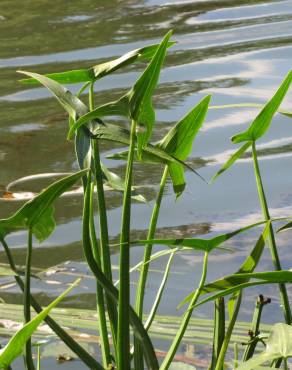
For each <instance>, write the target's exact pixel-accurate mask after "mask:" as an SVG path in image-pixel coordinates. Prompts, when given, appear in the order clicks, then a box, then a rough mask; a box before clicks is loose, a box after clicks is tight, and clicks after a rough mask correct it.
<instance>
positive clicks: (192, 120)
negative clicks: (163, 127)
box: [158, 95, 211, 160]
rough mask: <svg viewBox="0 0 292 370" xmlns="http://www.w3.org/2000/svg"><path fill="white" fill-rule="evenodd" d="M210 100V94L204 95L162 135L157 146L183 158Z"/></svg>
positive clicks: (202, 120) (186, 155)
mask: <svg viewBox="0 0 292 370" xmlns="http://www.w3.org/2000/svg"><path fill="white" fill-rule="evenodd" d="M210 100H211V95H208V96H205V97H204V98H203V99H202V100H201V101H200V102H199V103H198V104H197V105H196V106H195V107H194V108H193V109H192V110H191V111H190V112H188V113H187V114H186V115H185V116H184V117H183V118H182V119H181V120H180V121H178V122H177V123H176V125H175V126H174V127H173V128H172V129H171V130H170V131H169V132H168V133H167V134H166V135H165V136H164V138H163V139H162V140H161V141H160V142H159V143H158V147H160V148H162V149H164V150H165V151H166V152H167V153H169V154H172V155H173V156H175V157H176V158H178V159H181V160H185V159H186V158H187V157H188V156H189V154H190V153H191V151H192V146H193V141H194V138H195V137H196V135H197V133H198V131H199V129H200V128H201V126H202V124H203V122H204V120H205V117H206V114H207V111H208V106H209V103H210Z"/></svg>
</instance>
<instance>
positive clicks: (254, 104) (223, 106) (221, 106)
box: [209, 103, 292, 118]
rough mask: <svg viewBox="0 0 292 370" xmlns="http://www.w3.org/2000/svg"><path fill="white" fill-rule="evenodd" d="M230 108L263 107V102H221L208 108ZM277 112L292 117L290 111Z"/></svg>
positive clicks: (281, 110)
mask: <svg viewBox="0 0 292 370" xmlns="http://www.w3.org/2000/svg"><path fill="white" fill-rule="evenodd" d="M230 108H264V104H257V103H238V104H223V105H211V106H209V109H216V110H217V109H230ZM278 113H280V114H282V115H283V116H286V117H290V118H291V117H292V112H289V111H286V110H283V109H278Z"/></svg>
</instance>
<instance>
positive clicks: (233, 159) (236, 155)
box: [210, 142, 251, 183]
mask: <svg viewBox="0 0 292 370" xmlns="http://www.w3.org/2000/svg"><path fill="white" fill-rule="evenodd" d="M250 146H251V142H247V143H245V144H243V146H242V147H240V148H239V149H238V150H237V151H236V152H234V153H233V154H232V155H231V157H230V158H229V159H228V161H227V162H226V163H224V165H223V166H222V167H221V168H220V170H219V171H218V172H217V173H216V174H215V175H214V176H213V177H212V178H211V180H210V183H212V182H214V181H215V180H216V179H217V177H219V176H220V175H221V174H222V173H223V172H225V171H226V170H228V169H229V167H231V166H232V165H233V163H234V162H236V161H237V160H238V159H239V158H240V157H241V156H242V155H243V154H244V153H245V152H246V151H247V149H248V148H249V147H250Z"/></svg>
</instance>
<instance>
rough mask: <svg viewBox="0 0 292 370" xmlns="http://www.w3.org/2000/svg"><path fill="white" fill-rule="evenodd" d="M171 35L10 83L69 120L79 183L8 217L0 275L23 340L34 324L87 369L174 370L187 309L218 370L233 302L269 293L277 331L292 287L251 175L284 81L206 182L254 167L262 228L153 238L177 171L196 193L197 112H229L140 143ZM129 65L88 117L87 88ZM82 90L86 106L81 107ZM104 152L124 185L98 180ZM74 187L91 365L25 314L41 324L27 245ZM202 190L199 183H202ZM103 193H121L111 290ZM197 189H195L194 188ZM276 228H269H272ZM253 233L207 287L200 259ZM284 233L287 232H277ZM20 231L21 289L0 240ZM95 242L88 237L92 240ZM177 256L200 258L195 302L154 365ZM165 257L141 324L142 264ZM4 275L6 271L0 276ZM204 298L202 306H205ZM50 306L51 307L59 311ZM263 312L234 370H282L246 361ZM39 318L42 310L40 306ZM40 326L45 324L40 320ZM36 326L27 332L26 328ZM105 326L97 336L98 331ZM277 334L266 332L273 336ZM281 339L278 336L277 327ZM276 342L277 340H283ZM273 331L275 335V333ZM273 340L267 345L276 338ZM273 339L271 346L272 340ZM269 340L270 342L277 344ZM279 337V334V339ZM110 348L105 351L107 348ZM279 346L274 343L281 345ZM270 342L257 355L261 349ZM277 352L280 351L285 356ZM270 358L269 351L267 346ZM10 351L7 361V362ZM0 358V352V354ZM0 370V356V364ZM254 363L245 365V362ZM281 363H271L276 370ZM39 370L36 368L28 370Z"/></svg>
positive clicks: (189, 117)
mask: <svg viewBox="0 0 292 370" xmlns="http://www.w3.org/2000/svg"><path fill="white" fill-rule="evenodd" d="M171 36H172V33H171V32H169V33H168V34H167V35H166V36H165V37H164V38H163V40H162V41H161V43H160V44H159V45H151V46H148V47H145V48H141V49H137V50H134V51H131V52H129V53H127V54H125V55H123V56H121V57H120V58H117V59H115V60H112V61H109V62H105V63H103V64H101V65H97V66H93V67H92V68H89V69H83V70H82V69H80V70H73V71H65V72H60V73H51V74H48V75H40V74H38V73H34V72H27V71H19V72H20V73H22V74H24V75H26V77H28V78H26V79H24V80H22V83H25V84H41V85H43V86H45V87H46V88H47V89H48V90H49V91H50V92H51V93H52V94H53V95H54V96H55V98H56V99H57V100H58V102H59V103H60V104H61V106H62V107H63V108H64V109H65V111H66V112H67V113H68V115H69V128H68V134H67V138H68V139H69V140H71V139H74V146H75V153H76V160H77V163H78V165H79V167H80V171H79V172H77V173H75V174H72V175H70V176H68V177H65V178H63V179H61V180H59V181H57V182H55V183H53V184H52V185H50V186H49V187H48V188H47V189H45V190H44V191H43V192H41V193H40V194H39V195H38V196H36V197H35V198H33V199H32V200H31V201H29V202H28V203H26V204H25V205H24V206H23V207H22V208H21V209H20V210H19V211H18V212H16V213H15V214H14V215H13V216H11V217H9V218H7V219H3V220H0V240H1V242H2V245H3V247H4V249H5V252H6V255H7V260H8V263H9V267H10V269H8V272H9V273H10V274H12V275H14V277H15V280H16V283H17V284H18V286H19V287H20V288H21V290H23V292H24V293H23V295H24V304H23V309H24V317H25V319H24V322H25V326H24V328H27V327H31V328H33V329H35V328H36V325H35V324H34V325H35V326H33V324H31V323H33V322H36V321H34V320H36V318H41V319H40V320H42V319H44V320H45V321H46V322H47V323H48V324H49V325H50V327H51V328H52V330H53V331H54V332H55V333H56V334H57V335H58V336H59V337H60V339H61V340H62V341H64V343H65V344H66V345H67V346H68V347H69V348H70V349H71V350H72V351H73V352H75V354H76V355H77V356H78V357H79V359H80V360H81V361H82V362H83V363H84V365H85V366H87V367H88V368H90V369H112V368H117V369H119V370H129V369H135V370H143V369H145V366H147V368H148V369H151V370H158V369H161V370H167V369H171V368H173V366H176V365H174V364H173V361H174V358H175V354H176V352H177V350H178V348H179V346H180V344H181V341H182V338H183V336H184V335H185V333H186V330H187V328H188V326H189V324H190V322H191V320H192V319H191V316H192V314H193V311H194V310H195V309H196V307H198V306H201V305H203V304H205V303H207V302H214V303H215V315H214V325H213V326H214V332H213V354H212V362H211V364H210V369H215V370H222V369H223V368H224V366H225V361H226V353H227V350H228V348H229V346H230V343H231V341H232V334H233V333H234V331H235V328H236V325H237V321H238V320H237V319H238V313H239V311H240V307H241V302H242V296H243V293H244V290H245V289H246V288H248V287H252V286H260V285H264V284H279V289H280V294H281V297H282V302H283V311H284V315H285V320H286V323H287V324H291V312H290V305H289V300H288V295H287V290H286V284H287V283H290V282H292V272H291V271H284V270H282V269H281V263H280V259H279V256H278V252H277V245H276V241H275V235H274V231H273V226H272V223H273V222H274V221H275V220H272V219H271V217H270V214H269V209H268V205H267V200H266V197H265V193H264V188H263V184H262V179H261V175H260V169H259V164H258V159H257V151H256V141H257V140H258V139H259V138H260V137H262V136H263V135H264V134H265V133H266V132H267V130H268V128H269V126H270V124H271V122H272V119H273V116H274V114H275V113H276V112H277V111H279V112H280V113H281V114H285V115H290V113H289V112H284V111H280V110H279V109H280V104H281V102H282V100H283V99H284V97H285V95H286V93H287V91H288V89H289V87H290V83H291V79H292V72H290V73H289V74H288V76H287V77H286V79H285V80H284V81H283V83H282V84H281V86H280V88H279V90H278V91H277V92H276V94H275V95H274V96H273V98H272V99H271V100H270V101H269V102H268V103H267V104H266V105H265V106H263V107H261V108H262V110H261V111H260V113H259V114H258V116H257V117H256V118H255V120H254V121H253V122H252V124H251V126H250V127H249V128H248V130H246V131H245V132H243V133H241V134H238V135H236V136H234V137H233V138H232V141H233V142H234V143H239V142H245V144H243V146H242V147H241V148H240V149H239V150H237V151H236V152H235V153H234V154H233V155H232V156H231V158H230V159H229V160H228V162H227V163H226V164H225V165H224V166H223V167H222V168H221V169H220V170H219V172H218V173H217V174H216V175H215V176H214V177H213V179H212V181H214V180H215V179H216V178H217V177H218V176H219V175H221V174H222V173H223V172H224V171H226V170H227V169H228V168H229V167H230V166H231V165H232V164H234V163H235V162H236V160H237V159H238V158H240V157H241V156H242V155H243V154H244V153H245V152H246V151H247V150H248V149H249V148H250V147H251V148H252V155H253V161H254V169H255V177H256V183H257V190H258V194H259V199H260V203H261V207H262V213H263V220H262V221H260V222H257V223H254V224H251V225H247V226H245V227H243V228H240V229H237V230H234V231H233V232H229V233H225V234H221V235H217V236H215V237H212V238H209V239H208V238H205V239H202V238H181V239H177V238H167V239H157V238H155V234H156V228H157V222H158V218H159V212H160V208H161V204H162V201H163V194H164V189H165V185H166V182H167V180H168V179H170V180H171V182H172V185H173V190H174V193H175V195H176V198H178V200H179V197H180V195H181V194H182V193H183V191H184V190H185V187H186V181H185V175H184V172H185V170H186V169H187V170H190V171H192V172H193V173H194V175H196V177H197V179H198V181H205V180H204V179H203V178H202V176H201V175H200V174H199V173H198V172H197V171H195V170H194V169H193V168H192V167H191V166H190V165H189V164H188V163H187V162H186V161H187V158H188V156H189V154H190V152H191V149H192V145H193V142H194V140H195V138H196V135H197V133H198V131H199V129H200V128H201V126H202V125H203V124H204V121H205V119H206V116H207V112H208V110H209V109H223V108H225V109H226V108H228V107H230V106H221V107H220V106H213V107H212V106H210V100H211V97H210V96H206V97H204V98H203V99H202V100H201V101H200V102H199V103H198V104H196V105H195V106H194V107H193V108H192V109H191V110H190V111H189V112H188V113H186V115H185V116H184V117H183V118H182V119H180V120H179V121H178V122H177V123H176V124H175V125H174V126H173V127H172V128H171V130H170V131H169V132H168V133H167V134H166V135H165V136H164V137H163V138H162V139H161V140H160V141H159V142H157V143H151V137H152V132H153V130H154V129H155V110H154V108H153V94H154V91H155V88H156V86H157V84H158V81H159V75H160V71H161V68H162V66H163V62H164V59H165V57H166V54H167V50H168V48H169V47H171V46H172V45H173V44H174V42H173V41H171ZM141 60H144V61H145V60H146V61H149V62H148V65H147V67H146V69H145V70H144V72H143V73H142V74H141V75H140V77H139V78H138V79H137V81H136V82H135V83H134V85H133V86H132V88H131V89H130V90H129V91H128V92H127V93H126V94H124V95H122V96H121V97H120V98H119V99H117V100H115V101H112V102H108V103H106V104H104V105H101V106H96V102H95V96H94V88H95V84H97V83H98V80H99V79H101V78H103V77H105V76H107V75H108V74H111V73H114V72H115V71H117V70H119V69H120V68H123V67H125V66H127V65H129V64H131V63H135V62H139V61H141ZM76 83H82V87H81V89H80V90H79V92H78V94H77V95H73V94H72V93H71V92H70V91H69V90H68V89H67V88H66V87H65V86H64V84H76ZM87 90H88V94H87V98H88V104H87V105H86V104H85V103H84V102H83V101H82V100H81V96H82V95H84V94H85V93H86V92H87ZM112 116H120V117H123V118H124V119H126V120H127V121H128V127H129V128H125V127H124V126H121V125H119V124H113V123H107V122H106V118H107V117H112ZM102 140H106V141H110V142H112V143H118V144H122V146H123V147H126V149H124V150H123V151H121V152H119V153H115V154H114V155H112V158H113V159H119V160H126V170H125V174H124V179H121V178H119V177H118V176H117V175H116V174H114V173H112V172H111V171H109V170H108V169H107V168H106V166H105V165H104V163H103V162H102V161H101V156H100V149H99V144H100V141H102ZM135 162H137V163H150V164H152V165H153V166H155V165H160V166H161V165H163V167H164V168H163V170H162V174H161V180H160V186H159V190H158V194H157V198H156V201H155V203H154V206H153V210H152V215H151V218H150V222H149V228H148V235H147V239H145V240H132V239H131V234H130V231H131V206H132V200H133V199H136V200H140V201H144V197H143V196H141V195H139V194H138V195H137V189H136V188H135V187H134V186H133V168H134V167H133V164H134V163H135ZM78 180H82V186H83V212H82V230H81V233H82V246H83V252H84V256H85V259H86V261H87V263H88V266H89V268H90V270H91V272H92V274H93V276H94V277H95V280H96V303H97V307H96V308H97V315H98V331H99V335H100V345H101V363H100V359H95V358H93V356H92V355H91V354H90V353H89V352H87V351H86V350H85V349H84V348H83V347H82V346H80V344H78V343H77V342H76V341H75V340H74V339H73V338H72V337H71V336H70V335H69V334H68V333H67V332H66V331H65V330H64V329H62V328H61V327H60V326H59V325H58V324H57V323H56V322H55V321H54V320H53V319H52V318H51V317H48V316H47V317H46V318H45V315H44V314H43V313H41V314H39V315H38V316H36V318H35V319H32V320H31V307H33V308H34V309H35V310H36V311H37V312H41V307H40V305H39V304H38V302H37V301H36V300H35V299H34V298H33V297H32V295H31V290H30V280H31V278H32V273H31V257H32V253H33V244H32V242H33V235H34V236H35V237H36V238H37V239H38V240H39V241H40V242H41V241H43V240H45V239H46V238H47V237H48V236H49V235H50V234H51V233H52V232H53V230H54V227H55V222H54V219H53V206H52V205H53V202H54V201H55V200H56V199H57V198H58V197H59V196H61V194H62V193H64V192H65V191H67V190H68V189H69V188H70V187H71V186H72V185H73V184H74V183H75V182H76V181H78ZM205 182H206V181H205ZM105 184H106V185H108V186H110V187H111V188H112V189H113V190H114V191H118V192H121V193H123V204H122V216H121V233H120V241H119V244H118V246H119V251H120V257H119V279H118V281H117V282H115V283H114V281H113V266H112V263H111V255H110V242H109V226H108V218H107V216H108V211H107V202H106V197H105ZM206 186H207V184H206ZM96 212H97V214H98V224H99V225H98V227H97V225H96V224H95V218H94V215H95V213H96ZM279 220H280V219H277V221H279ZM258 227H261V228H262V230H261V232H260V235H259V238H258V240H257V242H256V244H255V246H254V247H253V248H252V250H251V252H250V254H249V255H248V256H247V257H246V259H245V261H244V262H243V263H242V265H241V266H240V267H239V269H238V270H237V271H236V272H234V273H231V274H230V275H227V276H225V277H223V278H220V279H217V280H215V281H213V282H207V272H208V258H209V255H210V253H212V252H213V251H214V250H216V251H217V252H218V253H220V252H223V251H225V252H226V250H227V251H228V248H226V247H225V246H224V243H225V242H226V241H228V240H230V239H231V238H233V237H235V236H236V235H239V234H241V233H244V232H246V231H247V230H250V229H253V228H258ZM289 227H291V224H287V225H286V226H285V227H284V228H287V229H288V228H289ZM19 229H24V230H28V245H27V260H26V267H25V277H24V280H23V279H22V277H21V275H20V274H19V273H18V271H17V268H16V265H15V262H14V259H13V256H12V254H11V251H10V249H9V246H8V244H7V242H6V240H5V237H6V236H7V235H8V234H9V233H11V232H13V231H16V230H19ZM97 230H98V232H97ZM267 240H268V242H269V247H270V251H271V255H272V261H273V263H274V266H275V271H265V272H255V269H256V267H257V265H258V263H259V261H260V259H261V256H262V253H263V250H264V247H265V244H266V241H267ZM155 244H160V245H163V246H165V249H164V250H162V251H160V252H158V253H153V250H152V247H153V245H155ZM132 245H142V246H144V256H143V260H142V261H140V262H139V263H138V264H137V265H136V266H134V267H131V263H130V251H131V246H132ZM183 251H189V252H192V251H199V252H202V253H203V255H204V258H203V264H202V272H201V279H200V282H199V284H198V286H196V287H195V290H194V291H193V292H192V293H191V294H190V295H189V296H187V297H186V298H185V299H184V300H183V301H182V302H181V304H180V307H182V306H184V305H185V304H186V303H188V304H189V306H188V308H187V309H186V311H185V312H184V314H183V315H182V317H181V320H180V323H179V325H177V331H176V333H175V335H174V338H173V340H172V343H171V345H170V348H169V349H168V351H167V353H166V355H165V358H164V360H163V361H162V363H161V364H159V361H158V358H157V354H156V352H155V348H154V345H153V340H152V338H151V327H152V325H153V322H154V319H155V318H156V317H157V309H158V306H159V303H160V301H161V298H162V295H163V293H164V290H165V288H166V285H167V281H168V277H169V274H170V271H171V266H172V261H173V256H174V255H175V254H176V253H181V252H183ZM166 255H169V259H168V261H167V263H166V265H165V271H164V274H163V278H162V281H161V284H160V287H159V289H158V291H157V295H156V298H155V300H154V303H153V306H152V309H151V310H150V313H149V314H148V316H147V317H146V318H145V315H144V300H145V296H146V284H147V279H148V275H149V266H150V263H151V262H152V261H153V260H154V259H157V258H160V257H162V256H166ZM138 269H139V270H140V275H139V281H138V287H137V289H136V297H135V307H132V306H131V304H130V277H131V272H132V271H133V270H138ZM6 274H7V269H6ZM205 295H207V296H206V297H205ZM226 298H228V302H227V308H228V315H229V320H226V317H225V314H226V313H225V311H226V307H225V299H226ZM59 300H60V299H58V300H57V301H59ZM263 302H264V301H262V300H260V301H259V303H257V306H256V309H255V313H254V318H253V320H252V323H251V330H252V331H253V337H252V341H251V342H250V343H248V344H247V347H246V350H245V352H244V354H243V358H242V361H243V362H242V363H239V358H238V348H237V347H236V351H235V352H236V356H235V361H236V366H237V365H238V366H239V367H240V368H250V367H248V366H249V364H250V363H252V364H258V363H259V364H260V363H261V362H263V361H262V360H264V361H265V360H273V361H274V360H275V359H277V358H279V357H280V358H281V359H282V358H283V359H284V365H285V366H287V357H289V356H290V355H291V354H290V352H291V351H290V350H289V351H290V352H289V351H288V352H285V351H284V350H282V349H281V350H277V351H276V350H271V351H270V352H269V351H268V350H267V351H265V353H264V354H263V355H260V357H257V356H256V355H255V350H256V347H257V344H258V343H259V342H262V341H263V340H264V339H263V338H260V331H259V327H260V321H261V310H262V308H263V306H264V303H263ZM49 307H50V308H51V307H52V305H50V306H49ZM43 312H46V314H47V313H48V312H49V310H48V309H47V310H46V311H43ZM37 322H39V321H37ZM108 324H109V325H108ZM277 328H278V327H277ZM281 328H284V329H285V328H286V327H282V326H281ZM285 330H286V329H285ZM32 331H33V330H30V331H27V336H26V337H22V339H21V340H20V339H19V338H20V334H19V333H18V334H16V336H15V337H13V339H12V340H13V341H14V342H15V341H16V342H17V345H18V346H19V348H22V344H23V341H24V340H25V341H26V340H27V343H26V350H25V366H26V369H28V370H33V369H34V368H35V364H34V360H33V356H32V347H31V343H30V340H29V339H28V337H30V335H31V334H32ZM278 332H279V330H278V331H277V333H278ZM278 334H279V333H278ZM278 334H277V335H278ZM279 335H282V334H281V333H280V334H279ZM289 335H290V334H289ZM110 336H111V338H112V342H110V340H109V337H110ZM284 336H285V334H284ZM273 337H275V335H272V336H271V338H272V339H269V342H268V343H272V341H273ZM285 343H286V342H285V341H283V346H285ZM270 348H273V345H270ZM19 352H20V351H19V350H17V351H16V352H15V355H18V354H19ZM3 353H5V350H3ZM7 358H8V359H6V360H5V363H4V362H3V364H4V365H3V366H6V367H8V368H9V366H10V363H11V361H13V360H14V358H15V356H14V355H13V356H10V357H9V356H8V357H7ZM0 361H1V353H0ZM250 361H254V362H250ZM0 364H1V362H0ZM280 364H281V360H280V361H278V362H277V364H276V365H277V366H280ZM0 366H1V365H0ZM38 367H39V365H38Z"/></svg>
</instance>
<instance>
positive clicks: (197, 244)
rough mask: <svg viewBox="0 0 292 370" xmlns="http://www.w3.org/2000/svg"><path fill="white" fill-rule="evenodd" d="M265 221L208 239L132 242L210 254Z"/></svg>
mask: <svg viewBox="0 0 292 370" xmlns="http://www.w3.org/2000/svg"><path fill="white" fill-rule="evenodd" d="M265 222H266V221H261V222H257V223H254V224H250V225H248V226H245V227H242V228H240V229H237V230H235V231H233V232H230V233H226V234H221V235H217V236H215V237H213V238H210V239H201V238H184V239H182V238H178V239H151V240H138V241H133V243H134V244H139V245H140V244H161V245H167V246H169V247H172V246H174V247H178V246H181V247H189V248H192V249H195V250H200V251H204V252H211V251H212V250H213V249H215V248H218V247H219V246H220V245H221V244H223V243H224V242H226V241H227V240H229V239H231V238H232V237H233V236H235V235H238V234H240V233H242V232H244V231H247V230H249V229H252V228H254V227H257V226H259V225H262V224H263V223H265Z"/></svg>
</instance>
